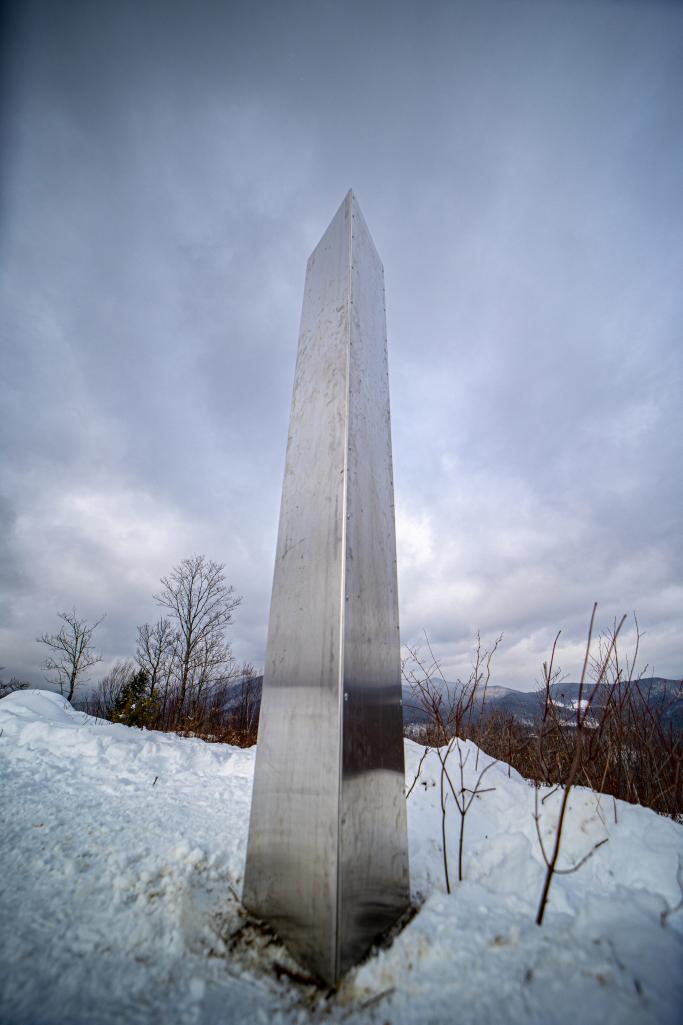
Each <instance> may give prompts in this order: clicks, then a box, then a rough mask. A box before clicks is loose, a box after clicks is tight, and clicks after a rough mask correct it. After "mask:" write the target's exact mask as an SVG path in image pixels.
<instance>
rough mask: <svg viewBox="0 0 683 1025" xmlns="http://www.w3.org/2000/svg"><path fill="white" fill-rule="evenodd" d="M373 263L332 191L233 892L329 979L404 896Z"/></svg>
mask: <svg viewBox="0 0 683 1025" xmlns="http://www.w3.org/2000/svg"><path fill="white" fill-rule="evenodd" d="M403 784H404V764H403V738H402V709H401V685H400V650H399V630H398V601H397V586H396V543H395V529H394V505H393V481H392V465H391V432H390V419H389V383H388V375H387V352H386V327H385V312H384V275H383V270H382V264H381V261H380V259H379V256H378V254H377V251H376V249H375V247H374V244H373V242H372V239H371V237H370V234H369V232H368V229H367V226H366V224H365V221H364V220H363V216H362V214H361V212H360V209H359V207H358V204H357V202H356V200H355V197H354V196H353V194H352V193H351V192H349V194H348V195H347V197H346V199H345V200H344V202H343V203H342V205H341V207H340V208H339V210H338V211H337V214H336V215H335V217H334V219H333V220H332V223H331V224H330V226H329V228H328V229H327V231H326V232H325V234H324V236H323V238H322V239H321V241H320V243H319V244H318V246H317V247H316V249H315V250H314V252H313V253H312V254H311V257H310V258H309V261H308V268H307V273H306V285H305V291H304V303H303V311H302V317H301V330H300V336H299V350H298V356H297V365H296V372H295V380H294V395H293V400H292V412H291V419H290V429H289V440H288V446H287V458H286V465H285V479H284V485H283V492H282V505H281V510H280V528H279V534H278V542H277V553H276V561H275V573H274V580H273V593H272V599H271V609H270V621H269V628H268V648H267V656H266V666H265V669H264V683H263V698H262V705H261V719H260V725H259V736H258V747H257V756H256V771H255V778H254V791H253V798H252V809H251V821H250V828H249V842H248V850H247V863H246V869H245V881H244V894H243V899H244V903H245V905H246V906H247V908H249V910H251V911H252V912H253V913H254V914H256V915H257V916H258V917H260V918H262V919H264V920H266V921H268V922H269V923H270V924H272V926H273V927H274V928H275V930H276V931H277V932H278V934H279V935H280V936H281V937H282V938H283V939H284V940H285V942H286V943H287V944H288V946H289V947H290V948H291V950H292V952H293V953H294V954H295V955H296V956H297V957H298V958H299V960H300V961H302V962H303V963H304V964H306V965H307V966H309V967H310V968H311V969H312V970H313V971H315V972H316V973H317V974H318V975H320V976H321V977H322V978H323V979H324V980H326V981H327V982H330V983H336V982H337V981H338V980H339V979H340V978H341V976H342V975H343V974H344V972H345V971H346V970H347V969H348V968H349V967H350V966H351V965H352V964H354V963H355V962H356V961H357V960H359V958H361V957H362V956H363V954H365V953H366V951H367V950H368V948H369V947H370V945H371V944H372V942H373V940H374V939H375V938H376V937H377V936H378V935H379V934H380V933H381V932H383V931H384V930H385V929H386V928H387V927H388V926H389V925H390V924H391V923H392V922H393V921H394V920H395V919H396V918H397V917H398V916H399V915H400V914H401V913H402V912H403V910H404V909H405V908H406V907H407V905H408V902H409V883H408V843H407V831H406V807H405V798H404V790H403Z"/></svg>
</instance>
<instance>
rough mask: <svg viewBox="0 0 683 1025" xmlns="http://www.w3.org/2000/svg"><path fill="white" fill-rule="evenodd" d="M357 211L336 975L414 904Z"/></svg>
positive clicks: (381, 452)
mask: <svg viewBox="0 0 683 1025" xmlns="http://www.w3.org/2000/svg"><path fill="white" fill-rule="evenodd" d="M352 209H353V220H352V232H353V244H352V265H351V338H350V345H351V348H350V360H349V432H348V491H347V508H346V513H347V520H346V586H345V591H346V599H347V600H346V616H345V626H344V693H345V700H344V730H343V743H342V809H341V812H342V815H341V821H342V824H343V825H342V835H341V845H340V885H339V892H340V904H339V907H340V916H341V917H340V928H339V933H340V952H339V956H340V966H341V973H342V974H343V973H344V972H345V971H346V970H347V968H349V967H350V966H351V965H352V964H354V963H355V962H356V961H357V960H358V958H359V956H360V955H362V954H363V953H364V952H365V951H366V950H367V948H368V947H369V946H370V944H371V943H372V940H373V939H374V938H375V937H376V936H378V935H379V934H380V933H382V932H383V931H384V930H385V929H386V928H387V927H388V926H389V925H391V924H392V923H393V922H394V921H395V920H396V918H397V917H398V916H399V915H400V914H401V913H402V912H403V911H404V910H405V908H406V907H407V906H408V903H409V900H410V893H409V882H408V845H407V828H406V802H405V792H404V782H405V771H404V761H403V710H402V707H401V663H400V641H399V624H398V589H397V583H396V531H395V526H394V486H393V473H392V459H391V426H390V416H389V377H388V369H387V341H386V322H385V311H384V271H383V268H382V263H381V260H380V258H379V255H378V253H377V250H376V249H375V246H374V244H373V241H372V238H371V237H370V233H369V231H368V229H367V226H366V224H365V221H364V219H363V215H362V214H361V212H360V209H359V208H358V205H357V203H355V202H354V203H353V207H352Z"/></svg>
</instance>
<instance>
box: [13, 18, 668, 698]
mask: <svg viewBox="0 0 683 1025" xmlns="http://www.w3.org/2000/svg"><path fill="white" fill-rule="evenodd" d="M682 30H683V12H681V10H680V8H679V7H677V5H670V4H653V3H648V4H622V3H604V4H600V3H597V4H587V3H586V4H576V3H522V2H504V0H501V2H498V3H494V2H491V3H481V4H477V5H472V4H468V3H448V4H446V3H430V4H410V3H404V4H397V3H392V4H386V5H385V4H371V5H361V4H355V3H352V4H340V3H333V2H329V3H315V4H313V3H311V4H306V3H300V4H295V5H278V4H261V5H254V4H246V3H244V4H237V3H230V4H225V3H202V4H189V3H175V4H169V3H165V4H156V3H146V4H145V3H143V4H139V3H135V4H133V3H119V4H111V5H103V4H95V5H93V4H88V3H78V2H70V3H68V4H54V3H52V4H50V3H30V2H28V3H22V4H16V5H14V7H13V8H12V9H11V14H10V18H9V24H8V29H7V32H6V33H5V37H6V39H7V40H8V41H7V42H6V48H5V61H4V63H5V84H6V88H5V90H4V95H5V108H4V121H3V139H4V140H5V147H4V149H3V157H2V167H1V171H2V179H1V180H2V197H1V203H2V206H1V209H2V215H3V231H2V238H1V240H0V260H1V265H0V271H1V275H2V280H1V283H0V288H1V293H0V294H1V297H2V299H1V301H2V365H3V375H2V380H3V414H4V415H3V431H2V446H3V475H2V492H3V494H2V504H1V505H0V517H1V522H2V524H3V527H4V529H3V532H2V541H0V567H1V568H2V581H1V583H0V662H2V663H3V664H6V665H7V666H8V667H9V669H10V671H11V672H16V673H18V674H24V675H29V676H31V677H32V678H34V679H39V678H40V674H39V670H38V662H39V660H40V651H39V650H38V648H37V646H36V645H35V643H34V641H33V638H34V637H35V635H36V634H37V633H38V632H40V631H41V630H43V629H46V628H49V626H50V623H51V622H53V621H54V615H55V612H56V610H58V609H60V608H63V607H70V606H71V605H72V604H76V605H77V607H78V608H79V609H80V610H81V611H82V612H83V613H84V614H87V615H90V616H92V617H95V616H97V615H99V614H100V613H101V612H102V611H105V610H106V611H107V613H108V615H107V619H106V620H105V622H104V623H103V624H102V626H101V627H100V629H99V631H98V633H99V637H100V640H101V644H102V649H103V652H104V654H105V655H106V656H107V658H108V659H111V658H114V657H116V656H117V655H123V654H127V653H128V652H130V650H131V648H132V645H133V640H134V635H135V626H136V625H137V624H138V623H140V622H143V621H144V620H145V619H148V618H150V617H151V616H153V615H154V607H153V603H152V601H151V594H152V592H153V591H154V590H155V587H156V583H157V581H158V578H159V577H160V576H161V575H162V574H163V573H165V572H167V571H168V569H169V568H170V567H171V566H172V565H173V564H174V563H175V562H177V561H178V560H179V559H181V558H182V557H184V556H186V555H188V554H190V553H192V552H195V551H204V552H206V554H207V555H209V556H210V557H212V558H216V559H219V560H220V561H224V562H225V563H226V568H227V573H228V576H229V578H230V579H231V580H232V581H233V583H234V584H235V587H236V589H237V590H238V591H240V592H241V593H243V594H244V596H245V601H244V605H243V607H242V609H241V610H240V612H239V614H238V617H237V620H236V623H235V627H234V630H233V634H232V636H233V640H234V644H235V649H236V652H237V654H238V655H239V656H240V657H244V658H251V659H253V660H255V661H256V662H257V663H258V662H260V661H261V660H262V658H263V646H264V640H265V626H266V619H267V611H268V600H269V590H270V579H271V572H272V558H273V551H274V544H275V531H276V526H277V522H276V521H277V514H278V506H279V491H280V483H281V474H282V466H283V460H284V447H285V438H286V430H287V417H288V406H289V398H290V391H291V382H292V375H293V367H294V357H295V349H296V338H297V331H298V317H299V311H300V303H301V295H302V290H303V276H304V270H305V262H306V258H307V256H308V253H309V252H310V250H311V249H312V248H313V246H314V245H315V243H316V242H317V240H318V238H319V236H320V235H321V233H322V231H323V230H324V228H325V226H326V225H327V223H328V221H329V219H330V217H331V216H332V214H333V212H334V210H335V209H336V207H337V205H338V203H339V201H340V200H341V197H342V196H343V194H344V193H345V191H346V190H347V188H348V187H349V186H351V185H352V186H353V187H354V189H355V190H356V192H357V194H358V195H359V197H360V201H361V204H362V206H363V209H364V212H365V215H366V218H367V220H368V222H369V224H370V227H371V230H372V232H373V235H374V237H375V240H376V242H377V244H378V248H379V250H380V252H381V254H382V256H383V259H384V263H385V272H386V284H387V300H388V318H389V341H390V365H391V385H392V414H393V431H394V457H395V464H396V466H395V471H396V472H395V479H396V485H397V511H398V520H399V567H400V570H399V571H400V580H399V583H400V595H401V615H402V632H403V637H404V639H405V640H406V641H409V642H412V641H416V640H419V637H420V634H421V630H422V629H423V628H425V629H427V630H428V631H429V632H430V635H431V636H432V637H433V639H434V642H435V645H436V649H437V651H438V652H439V653H440V655H441V656H442V657H443V658H444V659H445V662H446V665H447V668H448V671H449V672H452V673H457V672H463V671H465V669H466V663H467V659H468V651H469V649H470V648H471V643H472V636H473V633H474V631H475V630H476V629H477V627H480V628H481V629H482V631H483V632H484V633H486V634H487V635H488V636H493V635H494V634H496V633H498V632H500V631H502V632H503V633H504V635H505V641H504V645H503V648H502V651H501V655H500V658H499V663H498V665H499V668H498V679H499V682H501V683H506V682H509V683H512V684H513V685H519V686H531V685H532V684H533V680H534V678H535V676H536V675H537V674H538V667H539V664H540V661H541V660H542V658H543V657H544V656H545V654H546V653H547V650H548V647H549V643H550V642H551V640H552V636H554V633H555V632H556V630H557V629H558V628H560V627H562V628H563V638H564V637H566V646H565V648H563V649H562V651H563V653H564V657H565V659H566V668H567V670H568V671H570V672H571V671H574V672H575V671H576V662H577V660H578V653H579V651H580V644H581V638H582V636H583V633H584V631H585V628H586V621H587V619H588V616H589V614H590V608H591V605H592V602H593V601H594V600H595V599H598V600H600V601H601V603H603V604H602V606H601V614H602V617H603V618H602V622H603V625H608V624H609V622H610V621H611V619H612V618H613V617H614V615H616V614H620V613H621V611H622V610H623V611H630V610H631V609H634V608H635V609H636V611H637V612H638V615H639V619H640V622H641V625H642V627H643V628H644V629H645V630H646V631H647V635H646V638H645V640H644V645H643V646H644V649H645V657H646V659H647V660H648V661H650V662H651V663H654V665H655V668H656V670H657V671H658V672H660V673H662V674H663V675H671V676H674V675H680V673H681V671H682V670H681V640H680V636H681V634H680V609H681V608H682V607H683V600H682V599H683V593H682V585H681V579H682V575H681V561H682V553H681V533H680V526H679V510H680V508H681V504H682V502H681V499H682V498H683V496H682V495H681V490H682V488H681V475H680V471H679V468H680V466H681V458H682V456H683V453H682V452H681V438H682V437H683V430H682V425H681V414H680V394H681V383H682V382H681V357H680V352H681V326H682V323H683V309H682V307H683V300H682V299H681V290H680V280H681V262H682V255H681V254H682V252H683V247H682V242H683V239H682V238H681V220H680V210H681V208H682V207H683V195H682V194H681V193H682V192H683V186H682V184H681V183H682V182H683V173H682V172H683V142H682V141H681V140H683V133H682V131H681V128H682V127H683V126H682V125H681V120H682V115H681V109H680V102H679V97H680V95H681V91H682V86H683V82H682V81H681V79H682V78H683V72H682V70H681V69H683V60H682V59H681V58H682V57H683V42H682V41H683V31H682Z"/></svg>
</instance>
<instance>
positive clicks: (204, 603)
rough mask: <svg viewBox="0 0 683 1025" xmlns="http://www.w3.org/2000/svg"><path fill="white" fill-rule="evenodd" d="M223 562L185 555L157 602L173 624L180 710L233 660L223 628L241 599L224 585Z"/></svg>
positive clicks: (229, 620) (164, 578)
mask: <svg viewBox="0 0 683 1025" xmlns="http://www.w3.org/2000/svg"><path fill="white" fill-rule="evenodd" d="M223 568H224V567H223V565H222V564H221V563H217V562H213V561H210V560H207V559H206V558H205V557H204V556H203V555H194V556H192V558H191V559H183V561H182V562H181V563H179V564H178V565H177V566H175V567H174V568H173V570H172V571H171V573H170V574H169V576H168V577H163V578H162V580H161V591H160V592H159V594H155V595H154V600H155V601H156V602H157V604H158V605H160V606H161V607H162V608H165V609H168V611H169V613H170V615H171V620H172V624H173V628H174V654H173V659H174V673H175V676H176V679H177V684H178V709H179V711H180V712H181V713H182V711H183V710H184V709H185V708H186V707H187V705H188V703H189V704H190V705H192V704H193V703H195V702H196V701H197V700H198V699H199V698H200V696H201V694H202V691H203V690H204V688H205V687H206V686H207V684H210V683H211V682H212V681H214V680H216V679H218V678H219V677H221V676H223V675H225V673H226V670H227V668H228V667H229V666H230V664H231V663H232V662H233V657H232V651H231V648H230V645H229V643H228V642H227V641H226V639H225V633H224V631H225V627H226V626H227V625H228V624H229V623H231V622H232V614H233V612H234V610H235V609H236V608H237V606H238V605H239V604H240V602H241V601H242V599H241V597H240V596H239V595H236V594H235V592H234V588H233V587H232V586H231V585H228V584H226V582H225V576H224V574H223Z"/></svg>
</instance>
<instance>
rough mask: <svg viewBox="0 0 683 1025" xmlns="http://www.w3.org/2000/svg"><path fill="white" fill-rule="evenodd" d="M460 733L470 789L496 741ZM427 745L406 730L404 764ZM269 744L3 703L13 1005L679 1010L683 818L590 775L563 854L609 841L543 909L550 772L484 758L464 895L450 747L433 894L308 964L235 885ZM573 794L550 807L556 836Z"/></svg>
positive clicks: (237, 1012)
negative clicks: (222, 741)
mask: <svg viewBox="0 0 683 1025" xmlns="http://www.w3.org/2000/svg"><path fill="white" fill-rule="evenodd" d="M463 751H464V756H465V757H466V758H467V762H466V765H465V781H466V785H468V786H470V787H472V786H474V782H475V780H476V777H477V775H478V772H479V771H480V770H481V768H482V767H483V766H484V765H486V764H488V762H489V759H488V758H487V756H486V755H484V754H483V753H482V752H479V753H478V752H477V750H476V748H474V746H473V745H471V744H465V745H463ZM422 752H423V748H421V747H420V746H419V745H418V744H415V743H413V742H412V741H406V761H407V771H406V776H407V779H408V781H409V782H411V781H412V779H413V777H414V774H415V772H416V769H417V765H418V762H419V760H420V757H421V755H422ZM254 755H255V749H254V748H252V749H250V750H241V749H239V748H233V747H229V746H227V745H219V744H206V743H204V742H202V741H200V740H196V739H185V738H180V737H177V736H174V735H170V734H161V733H154V732H148V731H145V730H138V729H132V728H129V727H126V726H123V725H120V724H112V723H109V722H105V721H103V720H98V719H93V718H91V717H89V716H86V715H83V714H82V713H79V712H76V711H74V710H73V709H72V708H71V706H70V705H69V704H68V703H67V702H66V701H65V700H64V699H63V698H61V697H59V696H58V695H55V694H52V693H48V692H44V691H35V690H34V691H21V692H17V693H15V694H11V695H9V696H8V697H6V698H4V699H3V700H2V701H0V786H1V788H2V789H1V791H0V792H1V793H2V809H3V829H2V831H1V832H0V866H1V870H0V923H1V924H0V1020H2V1022H3V1023H6V1025H28V1023H31V1025H58V1023H59V1025H63V1023H69V1025H72V1023H73V1025H78V1023H88V1025H98V1023H103V1025H104V1023H114V1022H116V1023H119V1022H126V1023H128V1022H131V1023H137V1022H139V1023H149V1022H159V1023H161V1022H163V1023H164V1025H176V1023H207V1025H219V1023H221V1022H224V1023H233V1022H235V1023H237V1022H251V1021H255V1022H261V1021H263V1022H270V1021H272V1022H281V1023H282V1025H304V1023H308V1022H316V1023H317V1022H330V1023H333V1025H334V1023H337V1022H339V1023H341V1022H344V1023H347V1022H350V1023H356V1025H361V1023H366V1022H376V1023H377V1025H383V1023H384V1022H390V1023H391V1025H408V1023H410V1025H412V1023H414V1022H420V1023H434V1025H437V1023H441V1022H444V1023H445V1022H457V1023H472V1025H486V1023H491V1025H494V1023H495V1025H500V1023H505V1025H514V1023H516V1022H520V1023H521V1022H524V1023H529V1022H530V1023H538V1025H552V1023H564V1022H567V1023H569V1022H572V1023H575V1022H576V1021H580V1022H581V1023H582V1025H591V1023H596V1025H598V1023H599V1025H610V1023H615V1025H616V1023H617V1022H618V1023H619V1025H627V1023H650V1022H651V1023H653V1025H654V1023H658V1025H667V1023H673V1022H678V1021H680V1020H681V1009H682V1008H683V984H682V981H681V972H680V968H681V965H682V964H683V911H682V910H679V911H673V910H672V909H673V908H674V907H675V906H676V905H677V903H678V902H679V901H680V899H681V889H680V885H679V882H678V879H679V878H680V879H682V880H683V875H682V874H681V873H682V872H683V870H682V869H681V866H683V826H681V825H679V824H676V823H674V822H672V821H671V820H669V819H665V818H662V817H660V816H658V815H656V814H655V813H654V812H651V811H649V810H648V809H644V808H640V807H635V806H631V805H627V804H624V803H622V802H614V801H612V799H611V798H605V797H602V798H598V797H597V795H595V794H593V793H592V792H591V791H588V790H584V789H580V788H577V789H576V790H575V791H574V792H573V796H572V798H571V800H570V811H569V817H568V822H567V825H566V832H565V839H564V840H563V845H562V854H561V863H562V865H563V866H571V865H572V864H574V863H576V861H577V860H578V859H579V858H581V857H582V856H583V855H584V854H586V853H587V851H588V850H590V848H591V847H592V846H593V845H594V844H596V843H597V842H599V841H600V840H602V839H603V838H605V837H607V838H608V840H609V842H608V843H606V844H604V845H603V846H602V847H600V848H599V849H598V850H597V851H596V852H595V854H594V855H593V856H592V857H591V858H590V860H589V861H588V862H587V863H586V864H585V865H583V866H582V867H581V868H580V869H579V870H578V871H577V872H575V873H573V874H570V875H564V876H558V877H556V878H555V880H554V881H553V885H552V888H551V892H550V905H549V907H548V910H547V912H546V919H545V922H544V924H543V926H542V927H540V928H539V927H538V926H536V924H535V922H534V917H535V913H536V908H537V904H538V898H539V895H540V891H541V886H542V882H543V865H542V861H541V856H540V851H539V846H538V840H537V837H536V830H535V825H534V821H533V810H534V791H533V788H532V787H530V786H529V784H528V783H527V782H525V781H524V780H523V779H522V778H521V777H520V776H519V775H518V774H517V773H516V772H515V771H514V770H513V769H509V768H508V766H506V765H503V764H497V765H494V766H493V767H492V768H491V769H490V770H489V771H488V772H487V774H486V776H485V777H484V781H483V783H482V786H485V787H486V788H490V787H493V788H495V789H493V790H491V791H489V792H487V793H484V794H481V795H480V796H479V797H477V798H476V799H475V800H474V802H473V804H472V807H471V809H470V811H469V812H468V815H467V819H466V824H465V844H464V877H465V878H464V881H463V882H461V883H459V882H458V881H457V831H458V825H459V818H458V816H457V814H455V809H454V808H453V807H450V808H449V811H448V820H447V821H448V842H449V849H450V852H451V858H450V870H451V880H452V888H453V892H452V894H450V895H448V894H446V892H445V886H444V876H443V854H442V849H441V832H440V804H439V787H438V780H439V776H438V767H439V763H438V760H437V757H436V754H435V752H430V753H429V754H428V755H427V757H426V759H425V761H424V763H423V765H422V771H421V776H420V779H419V781H418V783H417V785H416V786H415V787H414V789H413V791H412V793H411V795H410V797H409V800H408V819H409V841H410V857H411V879H412V888H413V896H414V899H415V903H416V904H418V905H419V911H418V912H417V914H416V915H415V917H414V918H412V920H411V921H410V922H409V923H408V925H407V926H406V927H405V928H404V929H403V930H402V931H401V932H400V933H399V934H398V935H397V936H396V937H395V939H394V941H393V943H392V944H391V946H385V947H382V948H381V949H375V950H374V951H373V952H372V953H371V955H370V956H369V957H368V959H367V960H366V961H365V962H364V963H363V964H361V965H360V966H358V967H357V968H355V969H354V970H352V971H351V972H350V973H349V974H348V976H347V977H346V978H345V980H344V981H343V983H342V985H341V986H340V988H339V990H338V992H337V993H335V994H329V993H327V992H326V991H324V990H322V989H317V988H316V987H315V986H312V985H306V984H304V983H301V982H298V981H295V980H293V979H292V978H291V976H289V975H288V974H287V969H289V970H293V969H296V965H295V964H294V962H293V961H292V960H291V958H290V957H289V955H288V953H287V952H286V951H285V950H284V948H283V947H282V946H281V945H280V944H279V943H278V941H277V940H276V938H274V937H273V936H272V935H270V934H269V933H268V932H267V931H265V930H263V929H261V928H259V927H258V926H255V925H253V924H250V923H249V922H248V921H247V920H246V918H245V917H244V915H243V912H242V909H241V906H240V904H239V900H238V895H239V892H240V888H241V877H242V869H243V862H244V855H245V844H246V832H247V825H248V815H249V801H250V791H251V781H252V774H253V764H254ZM477 757H478V767H476V768H475V763H476V762H477ZM451 759H452V766H453V768H454V769H455V770H456V775H457V772H458V770H457V764H458V763H457V754H454V755H452V756H451ZM559 797H560V795H559V794H555V795H553V796H551V797H549V798H548V799H547V800H546V801H545V803H544V804H543V806H542V808H543V816H542V831H543V833H544V835H545V836H546V837H548V838H550V837H551V835H552V827H553V823H554V818H555V815H556V813H557V808H558V802H559ZM615 812H616V821H615Z"/></svg>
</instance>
